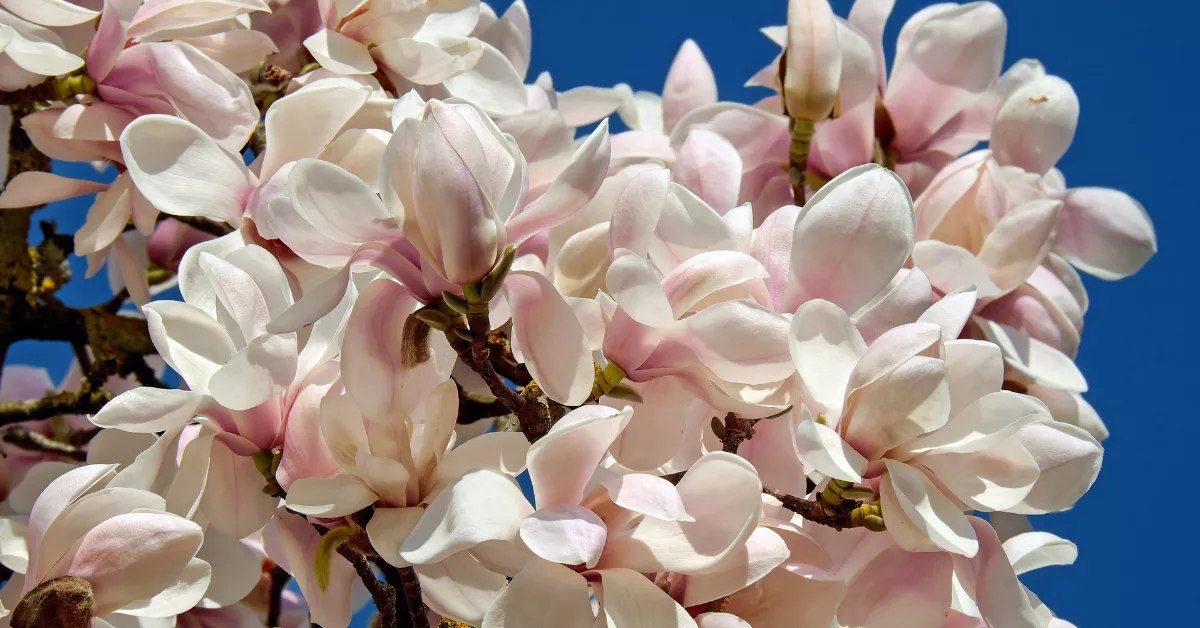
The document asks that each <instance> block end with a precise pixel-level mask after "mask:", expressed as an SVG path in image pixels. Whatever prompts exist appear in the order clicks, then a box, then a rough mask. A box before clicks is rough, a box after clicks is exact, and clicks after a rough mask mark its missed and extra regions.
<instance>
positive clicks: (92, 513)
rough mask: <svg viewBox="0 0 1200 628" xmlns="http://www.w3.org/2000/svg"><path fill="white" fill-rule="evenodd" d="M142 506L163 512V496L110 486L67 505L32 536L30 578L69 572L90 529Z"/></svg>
mask: <svg viewBox="0 0 1200 628" xmlns="http://www.w3.org/2000/svg"><path fill="white" fill-rule="evenodd" d="M52 486H53V485H52ZM48 490H49V489H48ZM138 509H142V510H148V511H159V512H161V511H162V509H163V498H161V497H159V496H158V495H156V494H154V493H151V492H149V491H141V490H136V489H130V488H107V487H106V488H102V489H99V490H96V491H93V492H91V493H89V494H86V495H83V496H82V497H80V498H79V499H78V500H75V501H74V502H73V503H71V504H69V505H67V507H66V508H64V509H63V510H62V512H61V514H59V516H58V517H57V518H56V519H55V520H54V521H53V522H52V523H51V524H50V525H49V526H48V527H47V528H46V533H45V535H44V536H42V537H40V538H32V537H30V538H28V541H27V542H28V543H30V544H31V545H30V548H31V549H34V550H35V553H31V555H30V558H31V559H32V558H34V557H35V556H36V558H37V561H36V564H31V570H30V576H31V578H30V581H31V582H32V581H34V580H37V581H45V580H49V579H51V578H56V577H58V576H63V575H67V572H68V570H70V569H71V567H72V561H73V559H75V558H76V557H77V553H76V552H75V549H76V544H77V543H78V542H79V540H80V539H81V538H82V537H83V536H84V535H85V534H86V533H87V532H88V531H89V530H92V529H94V528H96V527H97V526H99V525H100V524H102V523H103V522H105V521H107V520H109V519H111V518H113V517H115V516H117V515H121V514H125V513H127V512H131V511H134V510H138ZM33 544H36V546H35V545H33ZM194 551H195V550H193V552H194ZM34 567H36V568H34Z"/></svg>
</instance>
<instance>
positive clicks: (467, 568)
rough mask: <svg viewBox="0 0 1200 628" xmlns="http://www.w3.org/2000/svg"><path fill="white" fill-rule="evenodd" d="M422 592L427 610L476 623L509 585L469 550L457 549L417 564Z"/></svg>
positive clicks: (477, 623) (501, 576)
mask: <svg viewBox="0 0 1200 628" xmlns="http://www.w3.org/2000/svg"><path fill="white" fill-rule="evenodd" d="M416 572H417V578H418V579H419V580H420V582H421V593H422V595H423V596H424V598H425V604H426V605H427V606H429V608H430V610H432V611H433V612H435V613H437V614H438V615H441V616H443V617H449V618H453V619H456V620H459V621H464V622H470V623H471V624H472V625H479V623H480V622H482V621H483V616H484V613H486V612H487V610H488V609H489V608H491V607H492V606H493V605H494V604H495V603H496V600H497V598H499V597H500V594H501V593H502V592H503V591H504V589H505V587H506V585H507V584H508V581H507V579H505V577H504V576H503V575H501V574H498V573H496V572H494V571H491V570H490V569H488V568H487V567H486V566H484V565H483V564H482V563H480V561H479V560H477V559H476V558H475V557H474V556H473V555H472V554H471V553H470V552H460V553H458V554H455V555H453V556H450V557H448V558H446V559H445V560H442V561H441V562H438V563H434V564H429V565H417V567H416Z"/></svg>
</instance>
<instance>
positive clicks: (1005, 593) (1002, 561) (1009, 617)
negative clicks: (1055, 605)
mask: <svg viewBox="0 0 1200 628" xmlns="http://www.w3.org/2000/svg"><path fill="white" fill-rule="evenodd" d="M967 520H968V521H970V523H971V527H973V528H974V529H975V534H976V536H977V537H978V538H979V553H978V554H977V555H976V556H975V557H974V558H971V559H969V560H968V559H964V558H961V557H959V556H955V557H954V572H955V575H956V576H958V578H959V579H960V580H961V581H962V584H963V588H964V589H966V591H967V593H968V594H969V595H971V596H972V598H973V599H974V601H975V604H976V605H977V606H978V608H979V611H980V614H982V615H983V617H984V619H985V621H986V622H987V624H989V625H992V626H1013V627H1014V628H1034V627H1035V626H1044V625H1046V624H1045V621H1044V620H1042V619H1040V618H1039V617H1038V613H1037V611H1036V610H1035V608H1034V605H1033V604H1032V603H1031V602H1032V600H1030V599H1029V598H1030V596H1029V594H1027V589H1025V587H1024V586H1022V585H1021V583H1020V582H1019V581H1018V580H1017V574H1016V573H1015V572H1014V571H1013V567H1012V565H1011V564H1010V563H1009V561H1008V556H1006V555H1005V552H1004V547H1003V546H1002V545H1001V544H1000V539H999V538H998V537H997V536H996V531H995V530H993V529H992V526H990V525H988V523H987V522H986V521H984V520H983V519H979V518H977V517H968V519H967Z"/></svg>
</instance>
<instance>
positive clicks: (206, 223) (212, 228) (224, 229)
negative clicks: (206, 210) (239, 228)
mask: <svg viewBox="0 0 1200 628" xmlns="http://www.w3.org/2000/svg"><path fill="white" fill-rule="evenodd" d="M173 218H175V220H178V221H179V222H182V223H183V224H185V225H187V226H189V227H191V228H193V229H198V230H200V231H203V232H204V233H207V234H211V235H215V236H217V237H218V238H219V237H221V236H223V235H226V234H229V233H233V227H230V226H229V225H227V224H225V223H222V222H213V221H212V220H209V219H207V218H202V217H200V216H173Z"/></svg>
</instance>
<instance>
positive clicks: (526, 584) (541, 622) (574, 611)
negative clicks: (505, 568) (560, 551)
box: [481, 559, 595, 628]
mask: <svg viewBox="0 0 1200 628" xmlns="http://www.w3.org/2000/svg"><path fill="white" fill-rule="evenodd" d="M588 598H589V593H588V583H587V580H584V579H583V577H582V576H580V575H579V574H577V573H575V572H573V571H571V570H570V569H568V568H566V567H564V566H562V565H557V564H554V563H549V562H545V561H541V560H536V559H535V560H530V561H529V562H528V563H526V565H525V568H524V569H522V570H521V573H519V574H517V575H516V577H515V578H513V579H512V582H510V583H509V585H508V587H506V588H505V589H504V592H503V593H501V594H500V597H499V598H497V599H496V603H495V604H494V605H492V607H491V608H489V609H488V611H487V614H485V615H484V616H483V623H482V624H481V626H482V628H517V627H518V626H519V627H521V628H562V627H564V626H590V625H592V622H593V621H594V619H595V618H594V617H593V616H592V606H591V603H590V601H589V600H588Z"/></svg>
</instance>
